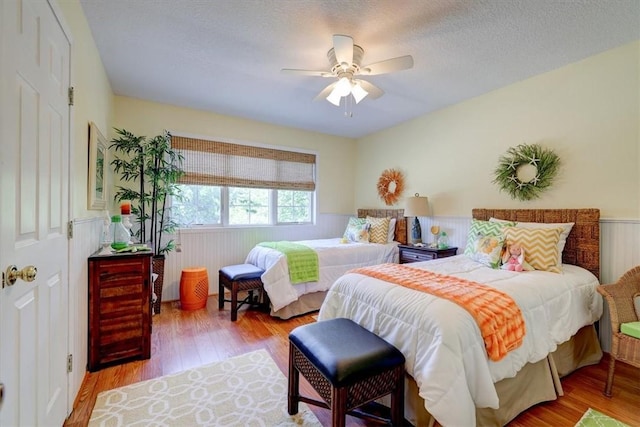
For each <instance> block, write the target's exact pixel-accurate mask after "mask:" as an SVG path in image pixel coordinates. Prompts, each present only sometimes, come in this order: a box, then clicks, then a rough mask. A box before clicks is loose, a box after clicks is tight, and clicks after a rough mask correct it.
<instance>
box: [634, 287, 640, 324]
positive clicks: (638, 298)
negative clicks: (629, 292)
mask: <svg viewBox="0 0 640 427" xmlns="http://www.w3.org/2000/svg"><path fill="white" fill-rule="evenodd" d="M633 308H634V309H635V310H636V317H637V318H638V320H640V292H638V293H636V294H635V295H633Z"/></svg>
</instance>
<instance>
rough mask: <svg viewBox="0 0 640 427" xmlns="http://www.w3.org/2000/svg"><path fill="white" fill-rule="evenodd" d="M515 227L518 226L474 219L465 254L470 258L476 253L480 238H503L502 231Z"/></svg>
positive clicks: (512, 223) (510, 223)
mask: <svg viewBox="0 0 640 427" xmlns="http://www.w3.org/2000/svg"><path fill="white" fill-rule="evenodd" d="M514 225H516V223H515V222H490V221H480V220H478V219H472V220H471V228H470V229H469V235H468V237H467V246H466V247H465V249H464V254H465V255H469V256H470V255H473V254H474V253H475V252H476V249H475V247H476V241H477V239H478V236H480V237H486V236H502V230H503V229H504V228H506V227H513V226H514Z"/></svg>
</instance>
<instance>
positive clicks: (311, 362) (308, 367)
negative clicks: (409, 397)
mask: <svg viewBox="0 0 640 427" xmlns="http://www.w3.org/2000/svg"><path fill="white" fill-rule="evenodd" d="M404 362H405V358H404V356H403V355H402V353H401V352H400V350H398V349H397V348H395V347H394V346H392V345H391V344H389V343H387V342H386V341H385V340H383V339H382V338H380V337H379V336H377V335H375V334H374V333H372V332H370V331H368V330H366V329H365V328H363V327H362V326H360V325H358V324H357V323H355V322H353V321H351V320H349V319H342V318H339V319H331V320H325V321H320V322H316V323H310V324H308V325H304V326H299V327H297V328H295V329H294V330H293V331H291V333H290V334H289V391H288V411H289V414H290V415H293V414H297V413H298V404H299V402H305V403H309V404H312V405H316V406H320V407H323V408H328V409H331V425H332V426H334V427H343V426H344V425H345V417H346V415H347V413H348V414H349V415H354V416H357V417H361V418H374V419H376V420H379V417H376V416H373V415H372V414H366V413H363V412H362V411H355V409H356V408H359V407H361V406H362V405H364V404H366V403H369V402H371V401H373V400H375V399H378V398H380V397H383V396H386V395H388V394H391V420H390V421H391V424H392V425H394V426H401V425H404V424H405V421H404ZM300 373H301V374H302V376H304V378H305V379H306V380H307V381H308V382H309V384H311V386H312V387H313V388H314V389H315V390H316V391H317V392H318V394H319V395H320V396H321V397H322V399H324V402H322V401H318V400H315V399H311V398H309V397H306V396H302V395H300V391H299V386H300V377H299V374H300Z"/></svg>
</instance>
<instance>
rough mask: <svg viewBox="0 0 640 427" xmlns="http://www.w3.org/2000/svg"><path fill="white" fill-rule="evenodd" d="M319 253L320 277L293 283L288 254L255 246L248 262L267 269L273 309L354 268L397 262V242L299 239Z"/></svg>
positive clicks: (265, 279)
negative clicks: (310, 280)
mask: <svg viewBox="0 0 640 427" xmlns="http://www.w3.org/2000/svg"><path fill="white" fill-rule="evenodd" d="M296 243H301V244H303V245H306V246H309V247H310V248H312V249H315V251H316V252H317V253H318V265H319V268H320V280H319V281H317V282H305V283H297V284H295V285H292V284H291V281H290V280H289V267H288V265H287V258H286V257H285V256H284V254H282V252H279V251H277V250H275V249H271V248H265V247H263V246H255V247H254V248H253V249H251V251H250V252H249V254H248V255H247V259H246V261H245V262H246V263H248V264H253V265H255V266H257V267H260V268H262V269H263V270H265V272H264V274H263V275H262V283H263V284H264V289H265V291H267V294H268V295H269V299H270V300H271V305H272V310H273V311H278V310H280V309H281V308H282V307H285V306H286V305H289V304H291V303H292V302H294V301H296V300H297V299H298V298H299V297H300V296H301V295H304V294H309V293H312V292H319V291H326V290H327V289H329V288H330V287H331V285H332V284H333V282H335V281H336V279H337V278H338V277H340V276H341V275H343V274H344V273H346V272H347V271H349V270H350V269H352V268H357V267H365V266H368V265H375V264H382V263H386V262H398V243H397V242H392V243H387V244H378V243H353V242H351V243H341V239H340V238H335V239H318V240H300V241H298V242H296Z"/></svg>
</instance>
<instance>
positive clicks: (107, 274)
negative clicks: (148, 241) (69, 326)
mask: <svg viewBox="0 0 640 427" xmlns="http://www.w3.org/2000/svg"><path fill="white" fill-rule="evenodd" d="M149 357H151V253H150V252H142V253H140V252H138V253H134V254H131V253H126V254H114V255H92V256H91V257H89V356H88V369H89V371H95V370H98V369H102V368H104V367H106V366H111V365H116V364H118V363H122V362H124V361H128V360H134V359H148V358H149Z"/></svg>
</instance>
